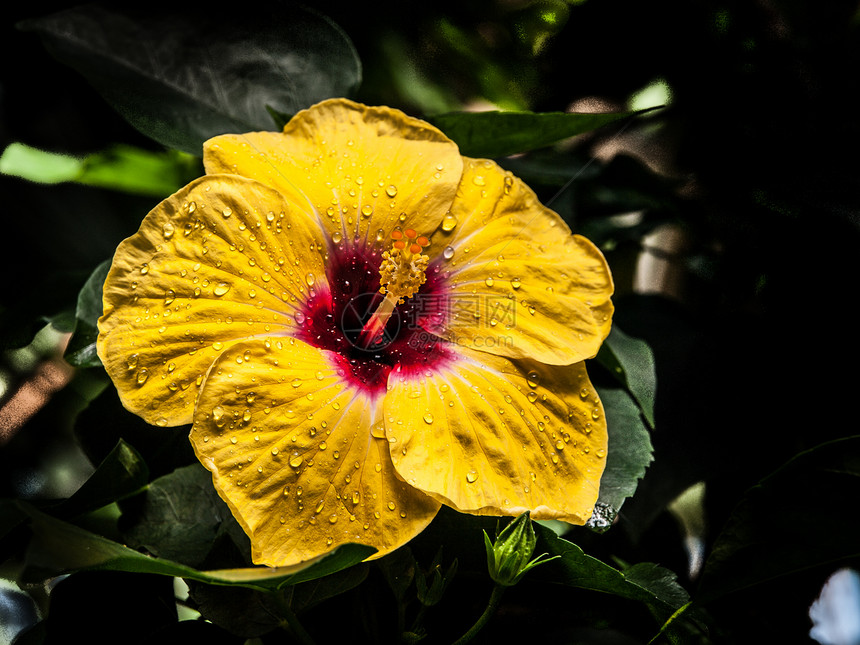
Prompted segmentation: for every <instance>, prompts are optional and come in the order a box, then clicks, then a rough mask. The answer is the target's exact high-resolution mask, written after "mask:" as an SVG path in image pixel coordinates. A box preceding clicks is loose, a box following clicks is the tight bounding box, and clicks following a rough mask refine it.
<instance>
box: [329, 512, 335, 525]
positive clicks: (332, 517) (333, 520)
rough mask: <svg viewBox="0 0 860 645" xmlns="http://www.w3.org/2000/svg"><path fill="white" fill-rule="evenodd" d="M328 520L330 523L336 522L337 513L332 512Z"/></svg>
mask: <svg viewBox="0 0 860 645" xmlns="http://www.w3.org/2000/svg"><path fill="white" fill-rule="evenodd" d="M328 521H329V524H334V523H335V522H337V513H332V514H331V515H329V516H328Z"/></svg>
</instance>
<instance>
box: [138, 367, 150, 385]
mask: <svg viewBox="0 0 860 645" xmlns="http://www.w3.org/2000/svg"><path fill="white" fill-rule="evenodd" d="M148 378H149V370H148V369H146V368H145V367H144V368H143V369H141V370H140V371H139V372H138V373H137V384H138V385H143V384H144V383H146V379H148Z"/></svg>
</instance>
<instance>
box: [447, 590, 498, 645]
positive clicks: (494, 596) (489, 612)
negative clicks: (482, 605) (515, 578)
mask: <svg viewBox="0 0 860 645" xmlns="http://www.w3.org/2000/svg"><path fill="white" fill-rule="evenodd" d="M503 593H505V587H503V586H502V585H496V586H494V587H493V593H491V594H490V600H489V601H488V602H487V608H486V609H485V610H484V613H483V614H481V616H480V618H478V620H476V621H475V624H474V625H472V626H471V627H470V628H469V631H467V632H466V633H465V634H463V635H462V636H461V637H460V638H459V639H458V640H457V641H455V642H454V645H464V643H468V642H469V641H471V640H472V639H473V638H474V637H475V636H476V635H477V634H478V632H479V631H481V630H482V629H483V628H484V625H486V624H487V623H488V622H489V621H490V618H492V617H493V614H495V613H496V609H498V607H499V602H500V601H501V600H502V594H503Z"/></svg>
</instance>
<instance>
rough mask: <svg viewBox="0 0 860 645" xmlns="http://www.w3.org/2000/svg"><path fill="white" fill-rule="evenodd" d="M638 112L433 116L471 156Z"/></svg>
mask: <svg viewBox="0 0 860 645" xmlns="http://www.w3.org/2000/svg"><path fill="white" fill-rule="evenodd" d="M633 114H636V113H635V112H617V113H597V114H591V113H588V114H577V113H567V112H542V113H538V112H498V111H490V112H450V113H447V114H439V115H436V116H434V117H431V118H430V119H429V120H430V121H431V122H432V123H433V124H434V125H436V126H437V127H438V128H439V129H440V130H442V132H444V133H445V134H446V135H448V136H449V137H451V139H453V140H454V141H455V142H456V143H457V145H458V146H459V147H460V151H461V152H462V153H463V154H464V155H467V156H470V157H491V158H493V157H505V156H507V155H512V154H516V153H519V152H527V151H529V150H534V149H536V148H543V147H544V146H549V145H552V144H553V143H556V142H558V141H561V140H562V139H567V138H569V137H572V136H575V135H577V134H583V133H585V132H590V131H591V130H596V129H597V128H600V127H602V126H604V125H607V124H609V123H613V122H614V121H618V120H620V119H624V118H627V117H630V116H632V115H633Z"/></svg>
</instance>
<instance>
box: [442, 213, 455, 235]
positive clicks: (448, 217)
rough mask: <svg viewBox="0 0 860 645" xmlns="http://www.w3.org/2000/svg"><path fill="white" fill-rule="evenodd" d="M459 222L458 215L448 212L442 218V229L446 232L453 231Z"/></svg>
mask: <svg viewBox="0 0 860 645" xmlns="http://www.w3.org/2000/svg"><path fill="white" fill-rule="evenodd" d="M457 224H458V221H457V217H456V216H454V215H452V214H451V213H446V214H445V217H443V218H442V230H443V231H445V232H446V233H447V232H448V231H453V230H454V228H455V227H456V226H457Z"/></svg>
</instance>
